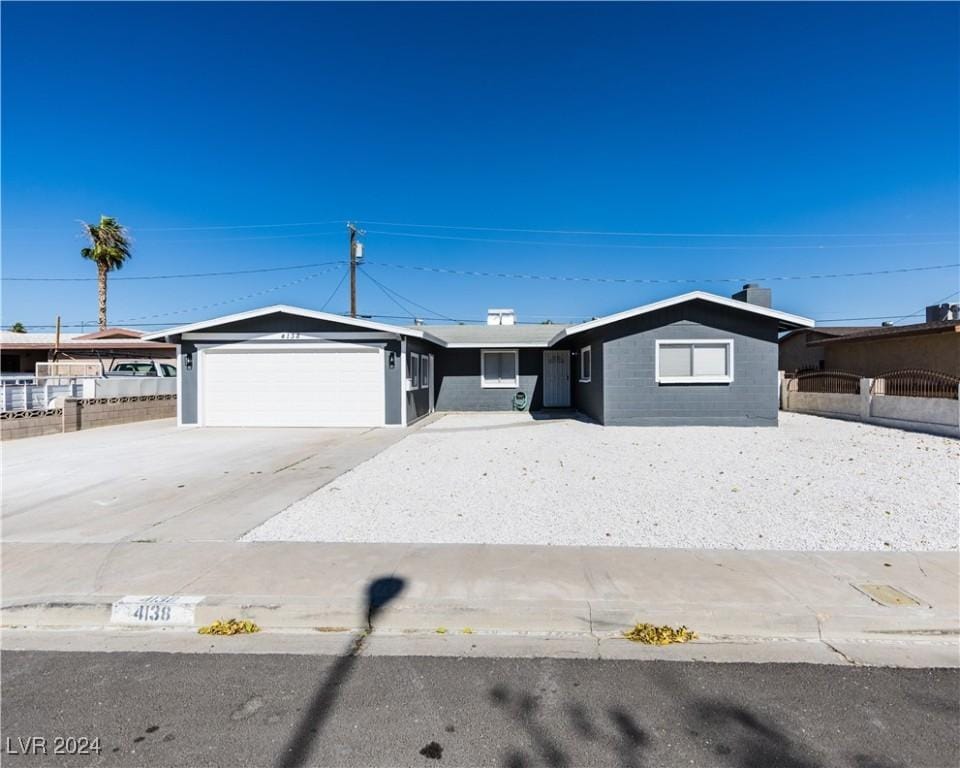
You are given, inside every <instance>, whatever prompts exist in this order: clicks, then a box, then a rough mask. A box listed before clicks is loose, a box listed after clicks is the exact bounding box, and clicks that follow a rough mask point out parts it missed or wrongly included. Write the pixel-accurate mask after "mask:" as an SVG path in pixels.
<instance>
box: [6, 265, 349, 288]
mask: <svg viewBox="0 0 960 768" xmlns="http://www.w3.org/2000/svg"><path fill="white" fill-rule="evenodd" d="M342 263H344V262H342V261H319V262H315V263H313V264H293V265H291V266H289V267H263V268H260V269H234V270H229V271H226V272H187V273H183V274H175V275H142V276H134V277H115V276H111V277H110V282H114V281H115V280H181V279H185V278H194V277H226V276H228V275H253V274H258V273H262V272H285V271H290V270H295V269H313V268H314V267H325V266H327V265H329V264H342ZM0 280H6V281H10V282H31V283H86V282H93V281H95V280H97V278H96V277H0Z"/></svg>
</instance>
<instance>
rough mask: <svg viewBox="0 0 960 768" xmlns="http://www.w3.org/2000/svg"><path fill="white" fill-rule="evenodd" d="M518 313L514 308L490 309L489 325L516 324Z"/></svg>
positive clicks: (488, 315)
mask: <svg viewBox="0 0 960 768" xmlns="http://www.w3.org/2000/svg"><path fill="white" fill-rule="evenodd" d="M516 323H517V313H516V312H515V311H514V310H512V309H488V310H487V325H516Z"/></svg>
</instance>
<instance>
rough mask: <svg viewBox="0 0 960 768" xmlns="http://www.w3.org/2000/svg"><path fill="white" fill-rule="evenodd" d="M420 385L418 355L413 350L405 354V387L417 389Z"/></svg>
mask: <svg viewBox="0 0 960 768" xmlns="http://www.w3.org/2000/svg"><path fill="white" fill-rule="evenodd" d="M419 386H420V355H418V354H416V353H415V352H409V353H408V354H407V389H417V388H418V387H419Z"/></svg>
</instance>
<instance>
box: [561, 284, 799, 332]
mask: <svg viewBox="0 0 960 768" xmlns="http://www.w3.org/2000/svg"><path fill="white" fill-rule="evenodd" d="M696 300H699V301H707V302H710V303H712V304H718V305H720V306H723V307H729V308H731V309H739V310H742V311H744V312H752V313H754V314H757V315H762V316H764V317H772V318H775V319H776V320H778V321H779V324H778V329H779V330H781V331H787V330H791V329H793V328H812V327H813V326H814V325H815V323H814V321H813V320H811V319H810V318H808V317H801V316H800V315H791V314H790V313H789V312H781V311H780V310H778V309H770V308H769V307H761V306H759V305H757V304H748V303H747V302H745V301H737V300H736V299H728V298H727V297H726V296H717V295H716V294H715V293H707V292H706V291H690V292H689V293H683V294H681V295H679V296H674V297H673V298H670V299H663V300H662V301H655V302H653V303H652V304H644V305H643V306H642V307H635V308H633V309H628V310H626V311H625V312H617V313H616V314H613V315H607V316H606V317H598V318H597V319H596V320H590V321H588V322H586V323H580V324H579V325H571V326H568V327H567V328H564V329H563V330H562V331H560V332H559V333H557V334H556V335H555V336H554V337H553V338H552V339H551V340H550V343H551V344H555V343H556V342H558V341H560V340H561V339H563V338H565V337H567V336H573V335H574V334H575V333H583V332H584V331H590V330H593V329H594V328H600V327H601V326H604V325H609V324H610V323H617V322H619V321H621V320H629V319H630V318H632V317H639V316H640V315H645V314H647V313H649V312H656V311H657V310H658V309H666V308H667V307H673V306H676V305H677V304H684V303H685V302H688V301H696Z"/></svg>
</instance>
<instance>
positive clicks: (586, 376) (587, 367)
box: [580, 347, 593, 384]
mask: <svg viewBox="0 0 960 768" xmlns="http://www.w3.org/2000/svg"><path fill="white" fill-rule="evenodd" d="M592 373H593V347H584V348H583V349H581V350H580V381H581V382H583V383H584V384H586V383H587V382H588V381H590V377H591V374H592Z"/></svg>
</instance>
